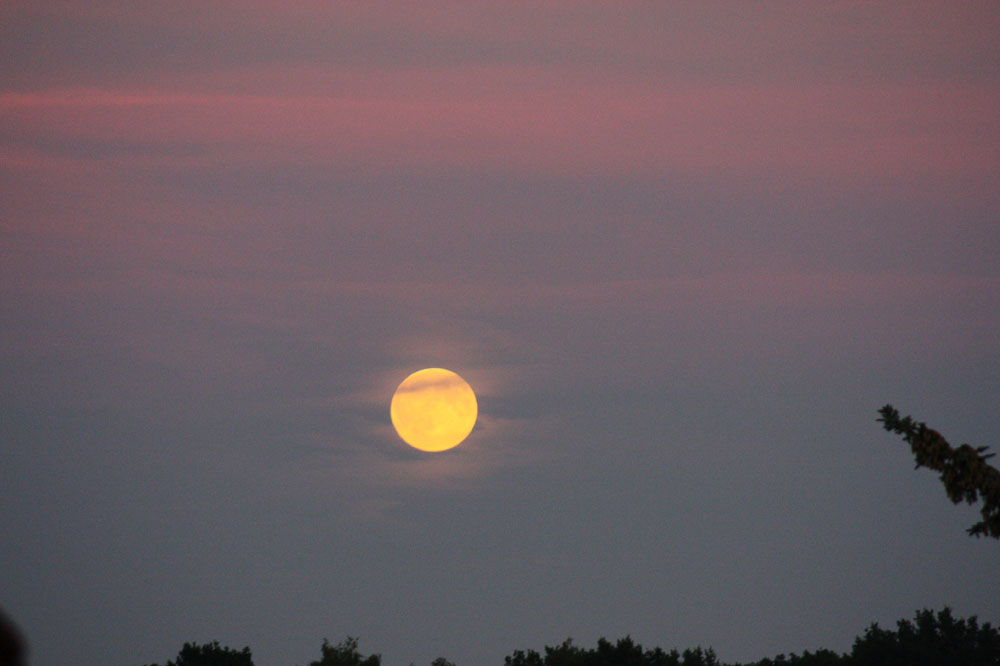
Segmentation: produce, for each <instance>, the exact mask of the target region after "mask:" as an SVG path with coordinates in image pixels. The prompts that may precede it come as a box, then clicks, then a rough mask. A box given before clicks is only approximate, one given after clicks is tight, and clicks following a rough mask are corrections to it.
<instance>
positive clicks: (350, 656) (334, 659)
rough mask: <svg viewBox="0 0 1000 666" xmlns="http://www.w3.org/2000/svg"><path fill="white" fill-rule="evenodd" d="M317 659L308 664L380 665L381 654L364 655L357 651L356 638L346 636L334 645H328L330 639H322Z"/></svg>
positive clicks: (331, 665) (342, 665)
mask: <svg viewBox="0 0 1000 666" xmlns="http://www.w3.org/2000/svg"><path fill="white" fill-rule="evenodd" d="M320 654H321V655H322V656H321V657H320V660H319V661H313V662H310V663H309V666H381V664H382V655H380V654H373V655H370V656H368V657H364V656H362V655H361V653H360V652H358V639H357V638H354V637H352V636H348V637H347V638H345V639H344V640H342V641H341V642H339V643H337V644H336V645H330V641H328V640H326V639H325V638H324V639H323V646H322V647H321V648H320Z"/></svg>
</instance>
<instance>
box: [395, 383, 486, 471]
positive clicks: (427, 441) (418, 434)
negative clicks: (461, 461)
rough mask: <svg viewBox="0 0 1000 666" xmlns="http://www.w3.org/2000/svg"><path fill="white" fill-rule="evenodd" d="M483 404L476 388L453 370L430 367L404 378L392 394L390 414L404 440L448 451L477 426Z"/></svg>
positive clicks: (414, 446)
mask: <svg viewBox="0 0 1000 666" xmlns="http://www.w3.org/2000/svg"><path fill="white" fill-rule="evenodd" d="M478 413H479V405H478V403H477V402H476V394H475V393H473V392H472V387H470V386H469V385H468V383H466V381H465V380H464V379H462V378H461V377H459V376H458V375H457V374H455V373H454V372H452V371H451V370H445V369H444V368H426V369H424V370H418V371H417V372H414V373H413V374H412V375H410V376H409V377H407V378H406V379H404V380H403V383H402V384H400V385H399V387H398V388H397V389H396V392H395V393H394V394H393V395H392V404H391V405H390V406H389V416H390V417H392V426H393V427H394V428H395V429H396V432H397V433H398V434H399V436H400V437H401V438H402V439H403V441H404V442H406V443H407V444H409V445H410V446H412V447H413V448H415V449H420V450H421V451H432V452H436V451H447V450H448V449H450V448H453V447H455V446H458V445H459V444H461V443H462V440H464V439H465V438H466V437H468V436H469V433H470V432H472V427H473V426H474V425H476V416H477V415H478Z"/></svg>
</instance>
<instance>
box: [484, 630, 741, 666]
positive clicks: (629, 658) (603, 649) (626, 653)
mask: <svg viewBox="0 0 1000 666" xmlns="http://www.w3.org/2000/svg"><path fill="white" fill-rule="evenodd" d="M504 666H722V665H721V663H720V662H719V660H718V658H716V656H715V652H713V651H712V649H711V648H709V649H707V650H705V649H702V648H700V647H697V648H694V649H693V650H684V652H683V653H680V652H677V650H671V651H670V652H665V651H664V650H662V649H661V648H658V647H657V648H653V649H651V650H644V649H643V647H642V645H639V644H638V643H636V642H634V641H633V640H632V638H631V636H626V637H625V638H619V639H618V641H617V642H615V643H612V642H611V641H608V640H607V639H605V638H601V639H599V640H598V641H597V647H596V648H594V649H590V650H587V649H584V648H582V647H580V646H578V645H576V644H574V643H573V641H572V639H569V638H567V639H566V640H565V641H563V642H562V643H561V644H560V645H557V646H554V647H553V646H546V648H545V655H544V656H542V655H541V654H539V653H538V652H536V651H535V650H528V651H524V650H517V651H515V652H514V654H512V655H510V656H508V657H506V658H505V659H504Z"/></svg>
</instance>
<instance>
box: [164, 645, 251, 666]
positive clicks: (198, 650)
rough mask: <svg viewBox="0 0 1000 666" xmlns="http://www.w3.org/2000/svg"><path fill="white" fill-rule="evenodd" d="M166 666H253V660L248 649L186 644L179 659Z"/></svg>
mask: <svg viewBox="0 0 1000 666" xmlns="http://www.w3.org/2000/svg"><path fill="white" fill-rule="evenodd" d="M150 666H158V664H151V665H150ZM166 666H253V658H252V657H251V656H250V648H248V647H245V648H243V649H242V650H234V649H232V648H229V647H222V646H220V645H219V642H218V641H212V642H211V643H205V644H204V645H196V644H194V643H185V644H184V647H182V648H181V651H180V652H179V653H178V654H177V659H174V660H171V661H168V662H167V663H166Z"/></svg>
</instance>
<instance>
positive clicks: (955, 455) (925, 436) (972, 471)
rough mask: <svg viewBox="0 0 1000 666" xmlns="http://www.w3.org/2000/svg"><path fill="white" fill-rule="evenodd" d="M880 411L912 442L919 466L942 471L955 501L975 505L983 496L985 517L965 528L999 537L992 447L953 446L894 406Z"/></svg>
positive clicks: (999, 478)
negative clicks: (990, 460) (990, 449)
mask: <svg viewBox="0 0 1000 666" xmlns="http://www.w3.org/2000/svg"><path fill="white" fill-rule="evenodd" d="M879 414H880V415H881V416H880V417H879V419H878V420H879V421H880V422H881V423H882V426H883V427H884V428H885V429H886V430H888V431H890V432H895V433H896V434H898V435H902V436H903V439H904V440H905V441H906V442H907V443H908V444H909V445H910V448H911V449H912V450H913V455H914V457H915V458H916V461H917V468H918V469H919V468H920V467H927V468H930V469H933V470H936V471H938V472H941V483H943V484H944V488H945V492H947V493H948V498H949V499H950V500H951V501H952V502H953V503H955V504H958V503H959V502H962V501H965V502H968V503H969V504H973V503H975V502H976V501H977V500H979V499H980V498H982V500H983V506H982V509H981V510H980V514H981V515H982V520H980V521H979V522H977V523H975V524H974V525H973V526H972V527H970V528H969V529H968V530H966V531H967V532H968V533H969V534H970V535H972V536H976V537H980V536H988V537H993V538H994V539H1000V470H997V469H996V468H995V467H993V466H991V465H990V464H989V463H987V462H986V461H987V460H988V459H989V458H992V457H993V456H994V455H995V454H993V453H986V451H987V449H988V448H989V447H986V446H977V447H975V448H973V447H972V446H970V445H968V444H962V445H960V446H958V447H954V446H952V445H951V444H949V443H948V441H947V440H945V438H944V437H942V436H941V433H939V432H938V431H936V430H933V429H931V428H928V427H927V424H926V423H918V422H916V421H914V420H913V419H912V418H911V417H909V416H906V417H902V418H901V417H900V416H899V412H898V411H896V409H895V408H894V407H893V406H892V405H886V406H885V407H883V408H882V409H880V410H879Z"/></svg>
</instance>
